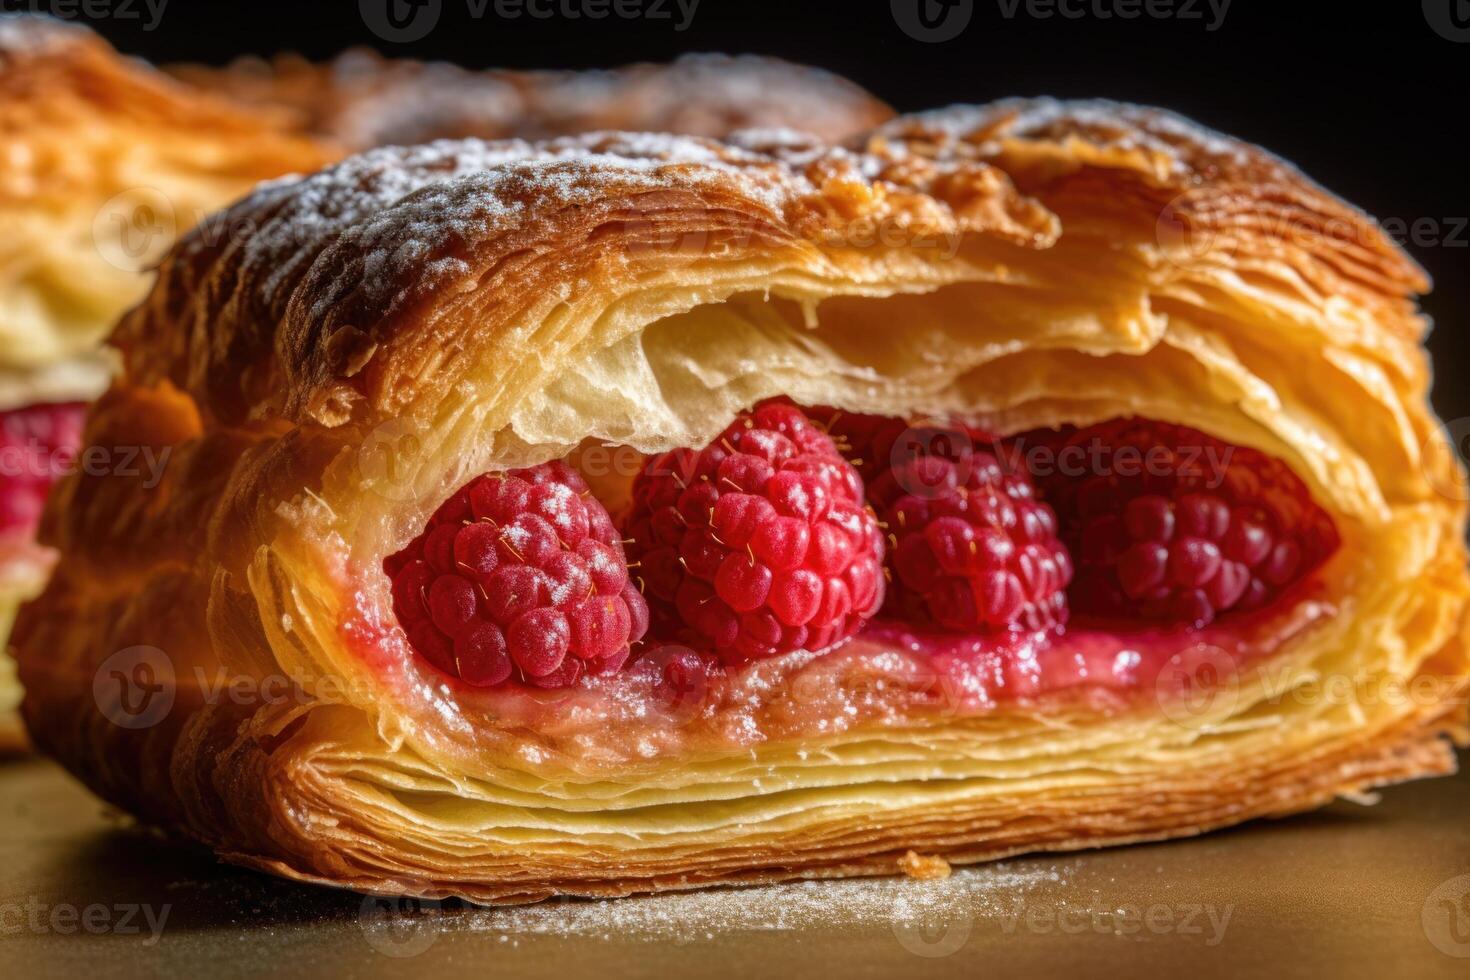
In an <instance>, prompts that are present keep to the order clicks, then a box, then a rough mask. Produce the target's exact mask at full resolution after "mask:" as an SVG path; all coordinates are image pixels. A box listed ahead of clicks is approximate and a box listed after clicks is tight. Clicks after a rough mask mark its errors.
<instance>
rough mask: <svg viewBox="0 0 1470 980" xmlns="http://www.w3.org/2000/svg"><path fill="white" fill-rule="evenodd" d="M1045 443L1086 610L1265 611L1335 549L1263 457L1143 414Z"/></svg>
mask: <svg viewBox="0 0 1470 980" xmlns="http://www.w3.org/2000/svg"><path fill="white" fill-rule="evenodd" d="M1039 438H1040V441H1041V442H1043V443H1045V444H1046V445H1047V446H1049V448H1051V449H1052V450H1053V453H1051V454H1049V455H1051V456H1052V459H1051V460H1050V461H1049V464H1048V473H1047V475H1046V476H1045V477H1044V478H1043V479H1042V480H1041V490H1042V492H1043V495H1044V497H1045V498H1046V499H1047V500H1048V501H1049V502H1050V503H1051V504H1052V506H1053V507H1055V508H1056V511H1057V514H1058V515H1059V517H1060V519H1061V522H1062V526H1063V527H1064V528H1066V534H1065V540H1066V542H1067V544H1068V545H1069V546H1070V547H1071V548H1072V553H1073V555H1074V556H1075V557H1076V560H1077V581H1076V583H1075V584H1074V586H1073V588H1072V592H1071V596H1072V605H1073V607H1074V608H1075V609H1076V610H1077V611H1078V612H1079V613H1086V614H1088V615H1093V616H1099V617H1104V618H1109V619H1118V618H1142V619H1146V620H1150V621H1153V622H1158V623H1163V624H1166V625H1175V626H1178V625H1182V626H1189V627H1195V628H1199V627H1202V626H1206V625H1208V624H1209V623H1211V622H1213V621H1214V619H1215V618H1216V616H1218V615H1220V614H1221V613H1225V612H1230V611H1245V610H1250V609H1257V608H1259V607H1261V606H1263V605H1266V604H1267V603H1269V602H1270V601H1271V600H1272V599H1274V598H1275V597H1277V596H1279V595H1280V594H1282V593H1283V592H1285V591H1286V590H1288V589H1289V588H1290V587H1291V586H1292V585H1293V584H1295V583H1296V582H1299V581H1301V580H1302V579H1303V578H1305V577H1306V576H1307V575H1308V574H1309V573H1310V572H1311V571H1312V570H1313V569H1315V568H1316V567H1317V566H1318V565H1320V564H1321V563H1322V562H1323V561H1324V560H1326V558H1327V557H1328V556H1329V555H1330V554H1331V553H1332V552H1333V551H1334V550H1336V548H1337V545H1338V534H1337V529H1336V527H1335V526H1334V525H1333V523H1332V518H1331V517H1329V516H1328V514H1327V512H1326V511H1324V510H1323V509H1322V508H1321V507H1319V506H1317V505H1316V504H1315V503H1314V502H1313V501H1312V499H1311V493H1310V491H1309V490H1308V489H1307V487H1306V485H1305V484H1303V483H1302V481H1301V480H1300V479H1299V478H1298V477H1297V476H1296V474H1295V473H1293V472H1292V471H1291V469H1290V468H1289V467H1288V466H1287V465H1286V464H1285V463H1283V462H1281V461H1280V460H1278V459H1275V458H1273V457H1271V456H1268V455H1266V454H1265V453H1262V452H1259V451H1257V450H1254V449H1246V448H1243V447H1240V446H1232V445H1230V444H1229V443H1225V442H1222V441H1221V440H1219V439H1215V438H1212V437H1211V436H1208V435H1205V434H1204V433H1203V432H1198V431H1196V430H1194V429H1190V428H1187V427H1185V426H1182V425H1172V424H1168V423H1163V422H1152V421H1145V420H1139V419H1115V420H1113V421H1110V422H1104V423H1101V424H1099V425H1094V426H1089V427H1087V428H1084V429H1069V430H1065V431H1063V432H1061V433H1059V434H1049V435H1047V436H1041V437H1039Z"/></svg>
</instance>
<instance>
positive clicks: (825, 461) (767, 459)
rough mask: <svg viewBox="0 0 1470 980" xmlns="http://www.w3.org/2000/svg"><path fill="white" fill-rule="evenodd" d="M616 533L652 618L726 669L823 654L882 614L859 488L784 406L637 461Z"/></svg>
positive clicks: (876, 555)
mask: <svg viewBox="0 0 1470 980" xmlns="http://www.w3.org/2000/svg"><path fill="white" fill-rule="evenodd" d="M625 526H626V527H627V529H628V531H629V533H630V534H631V536H632V538H633V540H634V542H635V544H634V545H633V546H632V548H633V551H634V553H635V555H636V556H637V557H638V558H639V559H640V561H641V566H640V567H641V571H642V574H643V576H644V579H645V581H646V583H647V587H648V593H649V595H650V597H652V598H653V599H654V600H656V602H657V603H659V604H661V607H662V609H661V611H662V613H663V614H664V615H668V616H671V617H677V621H680V622H682V623H683V624H684V625H685V626H687V627H688V628H689V629H690V630H692V631H693V633H694V634H695V635H696V636H697V637H699V638H701V639H702V640H703V641H704V642H705V643H707V644H708V645H709V646H711V647H713V648H714V649H715V650H716V651H718V652H719V653H720V655H721V656H722V657H723V658H725V659H726V660H727V661H731V662H738V661H740V660H741V659H747V658H749V659H755V658H763V657H773V656H777V655H779V654H782V653H788V652H790V651H792V650H800V649H807V650H822V649H824V648H827V647H830V646H832V645H833V644H835V643H838V642H840V641H842V640H845V639H847V638H848V637H849V636H851V635H852V634H853V633H855V632H856V631H857V629H858V628H859V627H860V626H861V625H862V624H863V622H865V621H866V620H867V619H869V618H870V617H871V616H872V615H873V614H874V613H875V612H877V610H878V608H879V607H880V606H881V605H882V604H883V574H882V563H883V535H882V532H881V531H880V530H879V528H878V522H877V519H876V518H875V517H874V516H873V514H872V512H871V511H869V510H868V509H867V508H866V507H865V505H864V503H863V484H862V479H861V478H860V477H859V476H858V474H857V472H856V471H855V470H854V469H853V468H852V467H851V466H850V465H848V464H847V463H846V462H845V461H844V460H843V459H842V456H841V455H840V454H839V453H838V452H837V448H836V447H835V446H834V445H833V444H832V440H831V439H829V438H828V437H827V435H826V433H824V432H823V431H822V430H821V429H819V428H818V427H817V426H815V425H813V424H812V422H811V420H810V419H808V418H807V417H806V416H805V415H804V414H803V413H802V412H801V410H800V409H797V408H795V407H793V406H791V405H786V404H780V403H767V404H765V405H762V406H760V407H759V408H757V409H755V410H754V411H753V412H750V413H748V414H744V415H741V416H740V417H739V418H737V419H736V420H735V421H734V422H733V423H732V424H731V425H730V427H729V428H727V429H726V430H725V432H724V433H723V434H722V435H721V436H720V437H719V438H718V439H716V440H715V441H714V442H713V443H711V444H710V445H709V446H708V447H706V448H705V449H704V450H702V451H699V452H695V451H694V450H689V449H678V450H674V451H673V452H670V453H664V454H663V455H661V456H657V457H654V458H653V459H651V460H649V462H648V463H647V465H646V466H645V467H644V470H643V472H642V473H640V474H639V475H638V477H637V478H636V479H635V480H634V481H633V503H632V507H631V509H630V511H629V513H628V518H627V521H626V524H625Z"/></svg>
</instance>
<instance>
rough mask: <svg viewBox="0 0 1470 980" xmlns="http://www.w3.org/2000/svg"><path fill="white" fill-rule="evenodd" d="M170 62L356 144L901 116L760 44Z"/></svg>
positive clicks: (825, 135)
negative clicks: (450, 60)
mask: <svg viewBox="0 0 1470 980" xmlns="http://www.w3.org/2000/svg"><path fill="white" fill-rule="evenodd" d="M170 71H172V72H173V74H175V75H176V76H177V77H179V78H181V79H183V80H185V81H187V82H189V83H190V84H191V85H195V86H199V87H203V88H207V89H212V90H216V91H219V92H222V93H224V94H227V95H228V96H229V97H230V98H231V99H234V100H236V101H240V102H246V103H250V104H256V105H263V106H270V107H273V108H279V109H284V110H285V111H287V112H290V113H291V114H292V115H293V116H294V118H295V119H296V120H297V121H298V124H299V125H301V126H302V127H303V128H305V129H307V130H308V131H310V132H314V133H318V134H320V135H323V136H326V137H329V138H331V139H332V140H334V141H336V142H339V143H341V144H344V145H346V146H349V147H352V148H354V149H359V150H361V149H367V148H369V147H373V146H383V145H387V144H390V143H423V142H427V141H429V140H431V139H441V138H446V137H448V138H452V137H465V136H478V137H481V138H484V139H498V138H502V137H508V136H522V137H526V138H530V139H536V138H545V137H551V136H564V135H572V134H576V133H583V132H591V131H594V130H603V129H608V130H612V129H618V130H637V131H640V132H642V131H648V132H660V133H681V134H688V135H691V136H713V137H720V136H724V135H725V134H727V133H730V132H733V131H735V130H738V129H745V128H754V127H761V128H794V129H799V130H801V131H803V132H807V133H812V134H814V135H816V136H818V137H821V138H822V139H826V140H837V139H841V138H844V137H847V136H851V135H854V134H857V133H862V132H865V131H867V130H869V129H871V128H872V127H873V126H876V125H878V124H879V123H881V122H884V121H885V120H887V119H889V118H891V117H892V115H893V113H892V110H890V109H889V108H888V107H887V106H885V105H884V104H883V103H882V102H880V101H878V99H876V98H875V97H873V96H872V95H870V94H869V93H867V92H865V91H864V90H863V89H861V88H860V87H858V86H857V85H855V84H853V83H852V82H850V81H848V80H847V79H844V78H840V77H838V76H836V75H833V74H831V73H829V72H826V71H823V70H821V69H819V68H812V67H808V66H805V65H794V64H791V63H789V62H785V61H781V60H779V59H776V58H763V57H758V56H755V55H739V56H729V55H720V54H692V55H685V56H683V57H681V58H679V59H677V60H675V61H673V62H671V63H669V64H666V65H655V64H638V65H628V66H626V67H623V68H615V69H610V70H606V71H512V70H491V71H471V70H468V69H464V68H460V67H458V66H457V65H450V64H445V63H442V62H428V63H426V62H419V61H411V60H399V59H388V58H384V57H382V56H381V55H379V54H377V53H376V52H373V51H371V50H366V49H355V50H352V51H348V52H346V53H345V54H343V55H341V56H339V57H338V58H336V59H335V60H334V61H331V62H327V63H316V62H311V61H307V60H305V59H303V58H301V57H299V56H296V55H281V56H279V57H277V58H275V59H274V60H272V61H269V62H267V61H262V60H260V59H242V60H240V61H238V62H236V63H234V64H232V65H229V66H228V67H225V68H210V67H204V66H199V65H178V66H174V67H172V68H171V69H170Z"/></svg>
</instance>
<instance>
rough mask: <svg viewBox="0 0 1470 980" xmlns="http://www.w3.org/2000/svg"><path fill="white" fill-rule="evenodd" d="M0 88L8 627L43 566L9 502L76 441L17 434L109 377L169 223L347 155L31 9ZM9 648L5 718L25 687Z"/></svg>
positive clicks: (95, 390)
mask: <svg viewBox="0 0 1470 980" xmlns="http://www.w3.org/2000/svg"><path fill="white" fill-rule="evenodd" d="M0 91H3V92H4V93H5V95H4V98H3V100H0V146H3V148H4V153H5V166H4V171H3V173H0V226H3V227H4V228H5V236H4V240H3V241H0V422H3V424H4V426H5V428H6V433H7V436H6V439H5V440H4V443H3V444H4V447H5V452H7V453H11V452H18V453H20V452H23V453H24V455H23V456H17V457H15V458H14V459H10V458H9V457H7V459H8V461H7V463H6V464H5V466H4V468H3V472H0V503H3V504H4V506H3V508H0V509H3V516H0V639H3V637H4V636H5V635H6V633H8V629H6V628H3V627H8V624H9V620H10V617H11V616H12V615H13V613H14V609H15V606H16V604H17V603H19V602H20V601H22V600H23V599H25V598H28V597H29V596H31V595H34V594H35V592H36V591H37V590H39V588H40V585H41V583H42V581H43V580H44V578H45V574H46V567H47V565H48V564H49V557H48V555H47V553H46V551H45V550H44V549H38V548H36V547H35V545H34V542H33V541H32V532H33V527H32V522H33V517H32V516H29V507H30V505H29V504H26V505H25V513H19V512H17V511H16V508H15V507H14V506H13V504H12V498H15V497H16V496H17V495H20V496H26V495H29V494H31V493H32V492H33V491H37V490H39V491H40V492H44V486H40V485H39V484H41V483H44V482H45V474H46V473H47V472H49V470H50V469H51V468H53V464H55V465H56V466H61V467H64V466H66V465H68V460H69V457H67V455H66V454H67V453H68V452H69V451H70V450H73V449H74V448H75V447H74V446H53V445H50V444H46V445H44V446H42V447H41V448H42V449H43V450H44V451H43V452H39V453H38V452H36V451H34V449H27V448H26V446H25V445H24V444H25V443H27V442H28V441H29V440H30V436H31V435H33V434H35V433H41V434H45V433H46V432H49V430H50V429H51V428H52V425H51V422H52V421H53V420H52V418H51V416H57V415H61V414H66V413H68V412H75V411H78V410H79V407H80V404H81V403H84V402H86V401H89V400H90V399H92V398H94V397H96V396H97V395H98V394H100V393H101V392H102V391H104V390H105V389H106V387H107V383H108V377H109V375H110V373H111V371H112V369H113V362H112V360H111V358H109V357H108V356H107V355H106V354H104V353H102V352H100V351H99V350H98V345H99V343H100V342H101V340H102V338H103V337H104V336H105V334H106V332H107V331H108V330H109V329H110V328H111V327H112V326H113V324H114V323H115V322H116V320H117V317H118V316H119V315H120V314H121V313H122V311H123V310H125V309H126V308H127V307H128V306H130V305H132V304H133V303H136V302H137V301H138V300H139V299H141V298H142V297H143V294H144V293H145V292H146V290H147V288H148V283H149V278H148V275H147V274H146V270H147V269H148V268H149V266H150V265H151V263H153V262H155V261H157V260H158V259H159V258H160V257H161V256H162V255H163V253H164V251H165V250H166V249H167V247H168V245H169V244H170V242H171V241H172V240H173V238H174V237H175V236H176V235H177V234H179V233H182V232H183V231H185V230H187V229H188V228H189V227H190V226H191V225H193V224H194V223H195V222H196V221H198V220H199V219H201V218H202V217H204V216H205V215H207V214H209V213H210V212H213V211H215V210H217V209H218V208H220V207H223V206H224V205H226V204H228V203H229V202H231V201H233V200H235V199H236V198H238V197H240V196H241V195H243V194H245V193H246V192H247V191H248V190H250V188H251V187H253V186H254V185H255V184H256V183H257V182H258V181H260V180H263V179H265V178H268V177H276V176H279V175H281V174H283V173H289V172H291V171H310V170H315V169H317V168H318V167H320V166H322V165H323V164H325V163H327V162H329V161H331V160H333V159H336V158H338V157H339V156H340V155H341V152H340V151H337V150H332V149H329V148H327V147H325V146H323V145H320V141H318V140H314V139H309V138H306V137H303V136H300V135H297V134H295V133H293V132H291V131H290V126H289V122H288V121H287V120H286V119H285V117H284V116H281V115H280V114H279V113H270V112H265V111H263V110H256V109H251V108H245V107H241V106H233V105H230V104H228V103H226V102H225V101H224V100H222V99H220V98H218V97H215V96H213V95H208V94H205V93H201V92H198V91H194V90H190V89H187V88H185V87H184V86H182V85H180V84H178V83H176V82H174V81H172V80H170V79H169V78H167V77H166V76H164V75H162V74H160V73H158V72H155V71H153V70H151V69H149V68H148V67H146V66H145V65H142V64H140V63H136V62H132V61H128V60H125V59H123V58H121V57H119V56H118V55H117V54H116V52H114V51H113V50H112V49H111V48H110V47H108V45H107V44H106V43H105V42H103V41H102V40H101V39H100V38H98V37H97V36H96V35H94V34H93V33H91V32H90V31H88V30H86V29H85V28H81V27H77V26H72V25H69V24H66V23H63V22H58V21H53V20H49V19H46V18H41V17H33V16H11V15H4V16H3V17H0ZM216 231H217V232H218V229H217V230H216ZM69 406H70V407H69ZM62 425H63V427H64V428H67V429H68V430H69V429H70V427H71V423H70V422H69V421H64V422H63V423H62ZM11 429H15V430H17V432H20V430H24V438H20V439H19V440H18V441H15V440H12V439H11V438H10V436H11V431H10V430H11ZM42 442H43V443H44V442H45V440H44V439H43V440H42ZM43 456H44V457H45V458H44V459H43V458H42V457H43ZM17 483H25V484H27V486H25V487H18V486H17ZM5 659H6V658H5V656H4V654H0V715H3V713H4V712H5V711H7V710H9V708H10V707H13V704H14V702H15V701H16V700H18V698H19V694H20V692H19V689H18V688H17V687H16V684H15V681H14V679H13V677H12V676H11V674H12V671H11V669H10V667H9V664H8V663H5V662H4V661H5ZM14 728H15V726H14V725H11V724H8V723H7V724H3V725H0V745H10V744H13V743H14V738H13V737H7V736H6V733H8V732H10V731H12V730H13V729H14Z"/></svg>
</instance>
